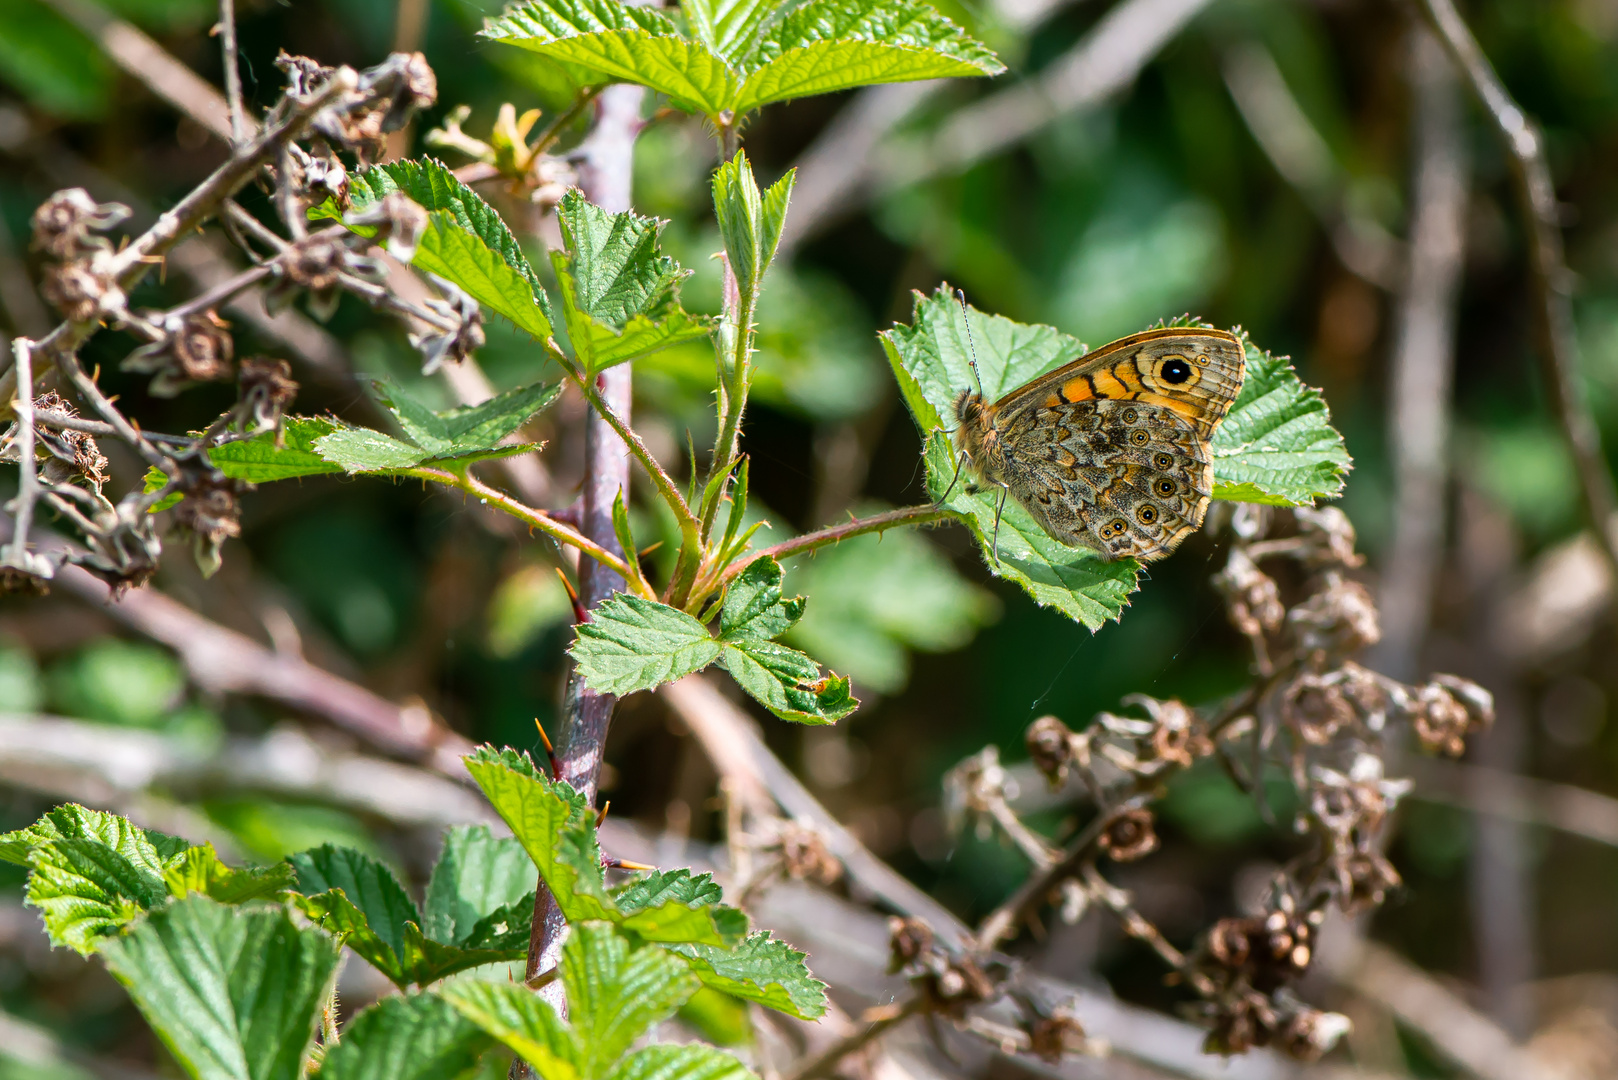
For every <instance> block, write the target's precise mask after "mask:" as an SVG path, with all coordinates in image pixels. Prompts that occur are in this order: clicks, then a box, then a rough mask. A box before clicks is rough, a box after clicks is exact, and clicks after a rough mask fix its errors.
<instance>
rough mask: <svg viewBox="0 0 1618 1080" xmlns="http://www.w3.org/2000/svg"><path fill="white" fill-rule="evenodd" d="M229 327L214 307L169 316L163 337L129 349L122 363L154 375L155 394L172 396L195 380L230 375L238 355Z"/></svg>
mask: <svg viewBox="0 0 1618 1080" xmlns="http://www.w3.org/2000/svg"><path fill="white" fill-rule="evenodd" d="M229 327H230V324H229V323H227V322H225V321H224V320H223V319H221V318H220V317H219V316H218V315H215V314H214V313H213V312H212V311H208V312H201V313H193V314H190V315H185V316H183V317H181V318H178V319H174V318H170V319H168V320H167V321H165V322H164V324H163V337H161V338H160V339H158V340H157V341H154V342H152V343H151V344H149V345H142V346H141V347H140V348H138V349H136V350H135V351H134V352H132V353H130V354H129V355H128V356H127V357H125V358H124V362H123V364H122V365H121V366H122V368H123V370H125V371H138V372H143V373H145V374H148V375H151V376H152V381H151V384H150V387H149V389H150V391H151V393H152V395H153V396H155V397H173V396H174V395H175V394H178V393H179V392H180V391H181V390H184V389H185V388H186V387H188V386H191V385H193V384H195V383H199V382H214V381H216V380H219V379H228V378H229V377H230V374H231V370H230V369H231V360H232V358H233V357H234V356H235V355H236V345H235V342H234V341H233V340H232V339H231V336H230V330H229Z"/></svg>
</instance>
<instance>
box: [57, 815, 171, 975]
mask: <svg viewBox="0 0 1618 1080" xmlns="http://www.w3.org/2000/svg"><path fill="white" fill-rule="evenodd" d="M129 828H130V830H132V831H131V832H129V833H128V834H126V835H125V836H124V837H121V838H120V840H119V842H118V843H117V844H116V845H109V844H106V843H103V842H101V841H100V840H93V839H63V840H53V841H51V842H50V843H47V844H41V845H39V846H38V847H35V848H34V849H33V850H32V851H31V852H29V855H28V864H29V868H30V869H31V870H32V873H30V874H29V875H28V890H27V894H26V895H27V899H28V903H29V904H30V905H31V906H32V907H36V908H38V909H39V914H40V918H41V919H42V920H43V921H44V923H45V932H46V933H47V934H49V935H50V938H51V943H52V944H54V945H65V946H67V947H68V948H70V949H73V950H74V951H75V952H78V953H80V954H82V955H85V956H88V955H89V954H90V953H92V952H94V951H95V950H96V949H97V948H98V947H99V946H101V945H102V944H103V940H102V939H103V938H104V937H105V936H106V935H108V934H115V933H117V932H118V931H119V930H121V929H123V927H124V926H126V925H127V924H128V923H129V922H130V921H131V920H133V919H135V918H136V917H137V916H138V915H140V914H141V913H142V912H143V911H146V910H148V909H149V908H152V907H154V906H156V905H158V904H161V903H162V902H163V901H165V900H167V899H168V896H169V890H168V886H167V885H166V883H165V882H164V881H163V876H162V864H161V862H159V861H158V859H157V852H156V851H155V850H154V849H153V848H152V847H151V845H150V844H148V843H146V842H145V838H144V837H142V836H140V835H139V830H137V829H136V828H135V826H133V825H131V826H129Z"/></svg>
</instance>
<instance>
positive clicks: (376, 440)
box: [315, 428, 429, 473]
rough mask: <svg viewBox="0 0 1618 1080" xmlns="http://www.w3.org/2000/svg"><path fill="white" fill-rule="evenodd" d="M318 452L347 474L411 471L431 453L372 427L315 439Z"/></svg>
mask: <svg viewBox="0 0 1618 1080" xmlns="http://www.w3.org/2000/svg"><path fill="white" fill-rule="evenodd" d="M315 451H316V452H317V453H319V454H320V456H321V457H322V458H323V459H325V460H326V461H328V462H330V463H331V464H333V465H336V466H337V467H338V468H340V469H342V471H344V472H347V473H362V472H387V471H389V470H392V469H408V468H410V467H411V466H412V465H417V464H419V463H421V462H422V461H424V460H425V459H426V458H427V457H428V454H429V452H428V451H426V450H423V449H422V448H421V447H419V446H412V445H411V444H409V443H406V442H400V441H399V440H398V439H395V438H393V437H392V436H391V435H384V434H382V433H381V432H380V431H372V430H371V429H370V428H343V429H342V430H340V431H334V432H332V433H331V434H330V435H325V436H322V437H321V438H319V439H316V440H315Z"/></svg>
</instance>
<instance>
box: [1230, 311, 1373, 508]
mask: <svg viewBox="0 0 1618 1080" xmlns="http://www.w3.org/2000/svg"><path fill="white" fill-rule="evenodd" d="M1241 337H1242V342H1243V344H1244V345H1245V346H1246V347H1247V377H1246V379H1245V380H1244V381H1243V382H1242V392H1241V393H1240V394H1238V395H1237V396H1236V402H1235V404H1233V405H1232V406H1231V408H1230V415H1229V416H1227V417H1225V422H1224V423H1222V424H1220V425H1219V427H1218V429H1217V430H1216V431H1215V432H1214V436H1213V440H1212V447H1213V455H1214V492H1213V497H1214V498H1216V499H1229V500H1231V501H1233V502H1257V503H1267V504H1269V505H1271V506H1313V505H1314V504H1315V501H1316V500H1317V499H1333V498H1336V497H1337V496H1338V495H1341V494H1342V492H1343V484H1344V482H1345V480H1346V479H1347V476H1348V471H1349V469H1351V468H1352V467H1353V459H1352V458H1350V457H1349V456H1348V448H1347V447H1345V446H1344V445H1343V437H1342V435H1340V434H1338V432H1337V429H1336V428H1334V427H1332V426H1331V410H1330V409H1328V408H1327V406H1326V399H1325V398H1324V397H1322V396H1321V393H1320V391H1319V390H1316V389H1315V388H1314V387H1312V386H1306V385H1304V384H1303V383H1302V382H1301V381H1299V379H1298V375H1297V373H1296V372H1295V371H1293V369H1292V365H1291V363H1289V362H1288V360H1287V358H1286V357H1284V356H1272V355H1270V354H1269V353H1267V352H1264V351H1263V350H1261V349H1259V348H1258V346H1256V345H1254V344H1253V343H1252V341H1251V340H1249V339H1248V338H1247V336H1246V335H1245V334H1243V335H1241Z"/></svg>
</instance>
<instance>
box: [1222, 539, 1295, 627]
mask: <svg viewBox="0 0 1618 1080" xmlns="http://www.w3.org/2000/svg"><path fill="white" fill-rule="evenodd" d="M1213 584H1214V587H1215V588H1216V589H1218V590H1219V591H1220V592H1221V593H1223V594H1224V597H1225V609H1226V612H1227V614H1228V615H1229V616H1230V622H1231V625H1232V626H1234V627H1235V628H1236V629H1237V630H1239V631H1241V633H1242V634H1243V635H1244V636H1246V637H1248V638H1252V639H1254V640H1259V639H1261V638H1262V637H1263V636H1264V635H1265V634H1267V633H1272V634H1273V633H1274V632H1275V631H1276V630H1278V629H1280V627H1281V621H1282V620H1283V619H1284V618H1286V608H1284V607H1282V606H1281V590H1280V587H1279V586H1277V585H1276V583H1275V579H1274V578H1272V577H1270V575H1268V574H1266V573H1265V572H1264V571H1262V570H1260V569H1259V568H1258V564H1257V563H1255V562H1254V561H1253V560H1252V559H1251V558H1250V557H1249V556H1248V554H1247V553H1246V552H1245V551H1243V550H1242V549H1241V548H1240V547H1233V548H1231V549H1230V557H1229V558H1228V559H1227V560H1226V561H1225V568H1224V569H1223V570H1221V571H1220V572H1219V573H1217V574H1215V575H1214V578H1213Z"/></svg>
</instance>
